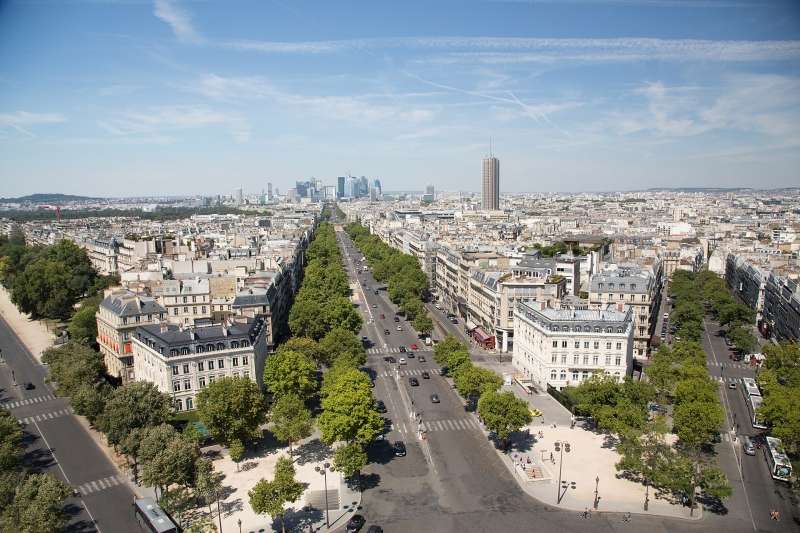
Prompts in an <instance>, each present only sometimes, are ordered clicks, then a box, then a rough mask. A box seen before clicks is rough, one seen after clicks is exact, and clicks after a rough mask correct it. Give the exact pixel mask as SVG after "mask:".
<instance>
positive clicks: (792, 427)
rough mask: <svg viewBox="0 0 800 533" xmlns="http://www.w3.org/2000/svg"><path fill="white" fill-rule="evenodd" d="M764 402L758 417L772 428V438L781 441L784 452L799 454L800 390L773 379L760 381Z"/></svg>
mask: <svg viewBox="0 0 800 533" xmlns="http://www.w3.org/2000/svg"><path fill="white" fill-rule="evenodd" d="M759 382H760V383H761V384H762V387H763V391H764V401H763V403H762V404H761V408H760V409H759V411H758V412H759V415H760V416H761V417H762V418H763V419H764V421H766V422H767V423H768V424H769V425H770V426H771V428H772V430H771V433H772V436H774V437H777V438H779V439H781V441H783V446H784V448H786V451H787V452H789V453H791V454H796V453H798V452H800V388H799V387H789V386H784V385H781V384H780V383H778V382H777V380H775V379H763V378H762V379H760V380H759Z"/></svg>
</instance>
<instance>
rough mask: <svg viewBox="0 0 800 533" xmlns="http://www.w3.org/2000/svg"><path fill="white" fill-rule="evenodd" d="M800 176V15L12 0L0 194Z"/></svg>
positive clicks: (2, 91)
mask: <svg viewBox="0 0 800 533" xmlns="http://www.w3.org/2000/svg"><path fill="white" fill-rule="evenodd" d="M490 137H491V138H492V140H493V145H494V153H495V155H496V156H497V157H499V158H500V161H501V190H503V191H570V192H572V191H587V190H588V191H596V190H627V189H641V188H647V187H656V186H752V187H782V186H799V185H800V3H798V2H796V1H791V0H789V1H785V2H782V1H774V2H772V1H767V0H753V1H750V0H730V1H728V0H720V1H714V0H696V1H689V0H582V1H581V0H563V1H557V0H552V1H537V0H530V1H525V0H517V1H500V0H498V1H491V0H486V1H478V0H461V1H436V0H428V1H425V2H412V1H408V0H404V1H402V2H397V1H378V0H373V1H370V2H352V1H339V0H337V1H333V2H331V1H327V2H305V1H292V0H280V1H269V0H256V1H243V0H242V1H239V0H228V1H224V2H223V1H214V0H209V1H188V0H156V1H154V2H152V1H136V0H128V1H126V0H118V1H112V0H108V1H103V0H85V1H79V0H61V1H56V0H53V1H48V0H27V1H23V0H18V1H14V0H7V1H2V0H0V196H10V195H21V194H28V193H33V192H64V193H73V194H91V195H102V196H135V195H154V194H230V193H231V192H232V191H233V189H234V188H236V187H238V186H240V185H241V186H243V187H244V189H245V191H247V192H258V191H260V190H261V189H262V188H265V187H266V182H268V181H271V182H272V183H273V184H275V186H277V187H279V188H281V190H286V189H287V188H288V187H289V186H291V184H292V183H293V182H294V181H295V180H298V179H304V178H307V177H311V176H314V177H318V178H321V179H323V180H325V181H326V182H328V183H330V184H333V183H334V180H335V176H338V175H343V174H346V173H348V172H350V173H352V174H354V175H359V176H360V175H367V176H369V177H378V178H380V179H381V180H382V182H383V184H384V188H385V189H388V190H398V189H404V190H405V189H415V188H416V189H420V188H422V187H423V186H424V185H426V184H428V183H432V184H435V185H436V186H437V188H438V189H444V190H465V191H466V190H476V191H477V190H478V189H479V183H480V168H481V165H480V159H481V158H482V157H483V156H484V155H485V154H486V153H487V152H488V144H489V138H490Z"/></svg>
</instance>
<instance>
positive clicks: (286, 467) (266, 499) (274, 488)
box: [247, 457, 303, 533]
mask: <svg viewBox="0 0 800 533" xmlns="http://www.w3.org/2000/svg"><path fill="white" fill-rule="evenodd" d="M247 495H248V496H249V498H250V507H252V508H253V511H255V512H256V514H268V515H270V516H271V517H272V518H273V519H280V520H281V531H282V532H283V533H286V524H285V523H284V520H283V515H284V505H286V504H287V503H291V502H295V501H297V499H298V498H300V496H302V495H303V484H302V483H299V482H297V481H296V480H295V479H294V465H293V464H292V462H291V460H289V459H287V458H285V457H281V458H280V459H278V462H277V463H276V465H275V477H274V479H273V480H272V481H267V480H265V479H262V480H261V481H259V482H258V483H256V485H255V486H254V487H253V488H252V489H250V491H249V492H248V493H247Z"/></svg>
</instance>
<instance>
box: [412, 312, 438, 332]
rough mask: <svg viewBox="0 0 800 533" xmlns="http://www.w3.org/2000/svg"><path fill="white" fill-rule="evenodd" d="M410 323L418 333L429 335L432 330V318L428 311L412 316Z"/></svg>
mask: <svg viewBox="0 0 800 533" xmlns="http://www.w3.org/2000/svg"><path fill="white" fill-rule="evenodd" d="M411 325H412V326H413V327H414V329H415V330H417V332H418V333H419V334H420V335H423V336H424V335H430V334H431V331H433V320H432V319H431V316H430V315H429V314H428V313H421V314H419V315H417V316H416V317H414V320H413V321H412V322H411Z"/></svg>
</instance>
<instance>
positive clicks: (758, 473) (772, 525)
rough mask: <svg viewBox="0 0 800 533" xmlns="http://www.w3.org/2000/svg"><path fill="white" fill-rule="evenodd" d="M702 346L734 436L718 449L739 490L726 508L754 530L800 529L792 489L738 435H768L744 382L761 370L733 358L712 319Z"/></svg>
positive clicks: (724, 440)
mask: <svg viewBox="0 0 800 533" xmlns="http://www.w3.org/2000/svg"><path fill="white" fill-rule="evenodd" d="M702 344H703V349H704V350H705V352H706V355H707V358H708V359H707V365H708V371H709V374H711V376H712V377H713V378H714V379H716V380H717V381H719V382H720V384H721V387H722V388H721V389H720V391H721V395H722V403H723V407H724V408H725V413H726V420H725V430H726V432H727V433H728V434H727V435H726V432H723V437H724V438H723V441H722V442H720V443H719V444H717V445H716V449H715V451H716V452H717V455H718V458H719V462H720V466H721V467H722V469H723V470H724V471H725V473H726V475H727V476H728V479H729V480H730V482H731V485H732V486H733V491H734V492H733V495H732V496H731V498H730V499H729V500H728V501H727V502H725V505H726V508H727V509H728V511H729V513H730V515H731V516H732V517H737V518H738V519H740V520H742V521H744V522H748V523H749V524H750V525H751V528H752V529H753V530H754V531H791V530H794V531H798V530H800V517H798V516H797V511H796V506H794V505H792V503H791V500H790V493H789V490H788V487H787V485H786V484H784V483H783V482H781V481H776V480H773V479H772V477H771V475H770V472H769V467H768V465H767V460H766V456H765V455H764V450H756V454H755V455H747V454H745V453H743V451H742V445H741V442H742V441H741V438H740V437H739V436H738V435H748V436H755V435H759V434H762V433H763V432H764V431H763V430H761V429H756V428H753V426H752V422H751V419H750V413H749V411H748V409H747V406H746V403H745V399H744V396H743V395H742V389H741V378H743V377H749V378H754V377H755V370H754V369H753V368H751V367H750V366H749V365H747V364H745V363H743V362H736V361H733V360H732V359H731V355H732V352H731V350H730V349H729V348H728V347H727V346H726V344H725V341H724V337H723V336H722V335H721V334H720V327H719V324H717V323H715V322H713V321H711V320H706V322H705V332H704V334H703V337H702ZM731 383H735V386H736V388H735V389H731V388H730V384H731ZM733 434H736V435H737V438H736V439H735V440H734V439H733V438H730V435H733ZM771 509H775V510H777V511H779V512H780V514H781V520H780V522H776V521H774V520H771V519H770V516H769V512H770V510H771Z"/></svg>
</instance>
